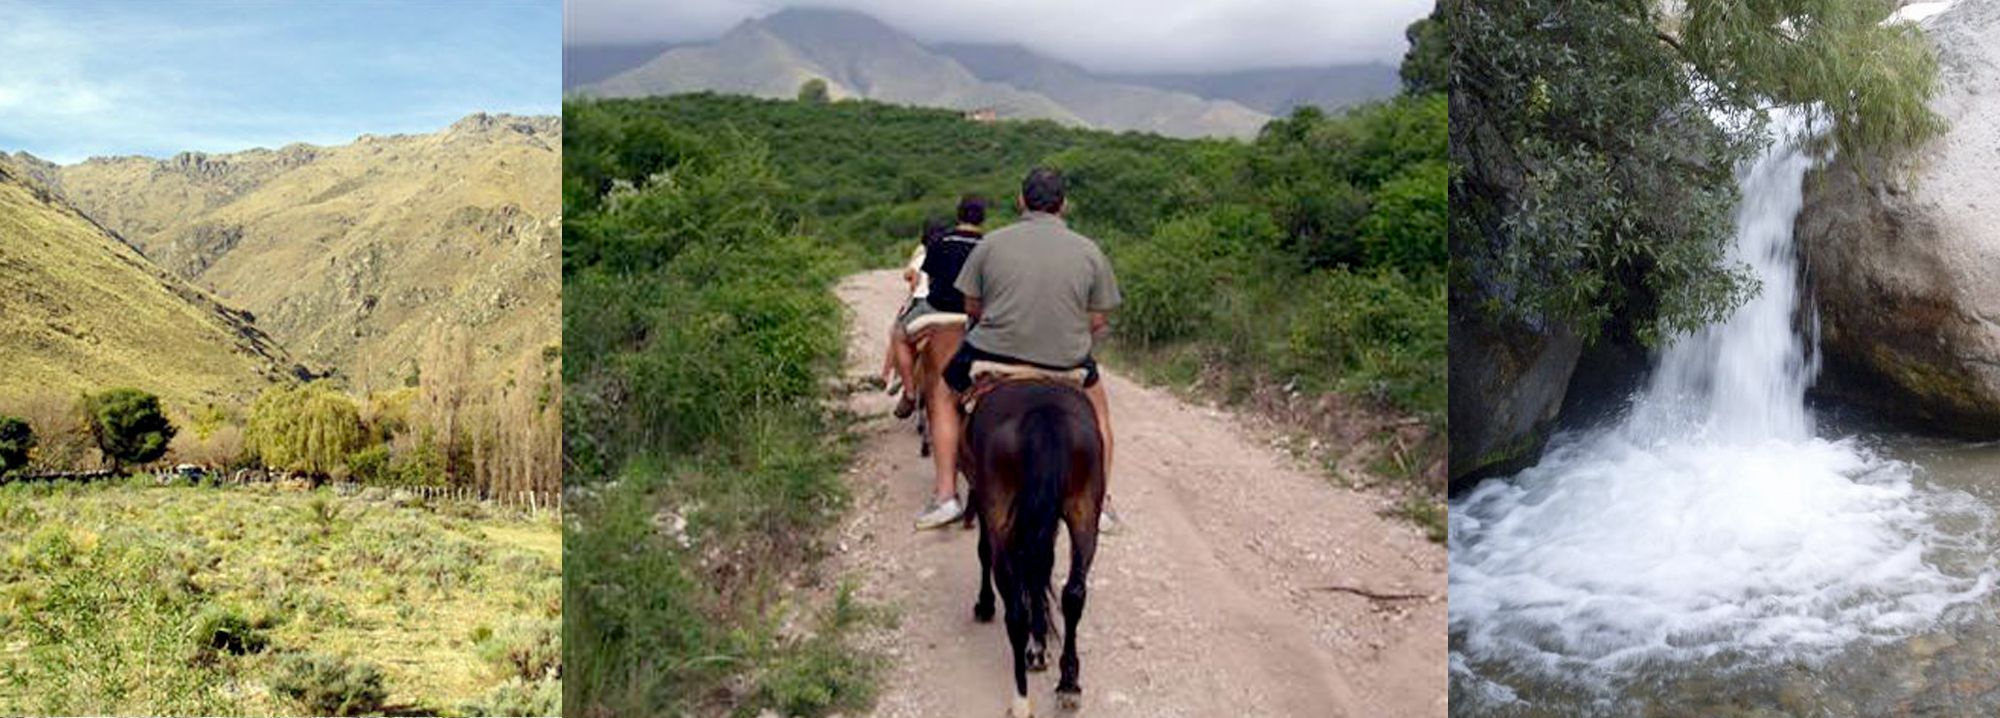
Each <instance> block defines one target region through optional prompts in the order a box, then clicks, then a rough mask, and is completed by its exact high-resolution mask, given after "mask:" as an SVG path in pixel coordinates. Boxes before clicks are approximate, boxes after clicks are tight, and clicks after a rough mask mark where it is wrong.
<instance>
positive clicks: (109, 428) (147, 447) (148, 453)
mask: <svg viewBox="0 0 2000 718" xmlns="http://www.w3.org/2000/svg"><path fill="white" fill-rule="evenodd" d="M83 403H84V415H85V417H87V420H88V422H89V426H90V432H91V435H92V436H93V437H95V438H96V439H97V448H98V450H100V451H103V452H104V456H105V457H106V458H109V459H110V460H111V467H112V470H113V471H117V470H120V469H122V468H123V466H124V465H125V464H143V463H146V462H148V461H152V460H154V459H158V458H160V456H161V455H162V454H165V453H167V445H168V444H169V443H171V442H172V441H173V439H174V434H175V433H176V432H177V430H176V429H175V428H174V425H173V423H172V422H170V421H168V420H167V415H166V413H165V412H163V411H161V410H160V398H159V397H157V396H153V395H152V394H148V393H146V392H143V391H140V390H138V389H111V390H109V391H106V392H104V393H102V394H93V395H90V396H87V397H85V398H84V402H83Z"/></svg>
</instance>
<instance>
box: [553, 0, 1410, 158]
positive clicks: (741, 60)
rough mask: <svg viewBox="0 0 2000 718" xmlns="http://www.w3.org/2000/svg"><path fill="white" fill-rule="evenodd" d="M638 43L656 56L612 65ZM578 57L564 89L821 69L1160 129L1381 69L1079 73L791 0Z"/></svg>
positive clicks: (1243, 131) (764, 84)
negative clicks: (683, 39)
mask: <svg viewBox="0 0 2000 718" xmlns="http://www.w3.org/2000/svg"><path fill="white" fill-rule="evenodd" d="M650 49H658V50H659V52H658V54H656V55H654V56H652V57H651V59H650V60H645V61H644V62H643V63H641V64H637V65H636V66H631V67H628V68H626V69H624V70H622V71H614V69H613V68H615V67H616V66H617V65H619V64H621V63H630V62H634V61H635V60H637V59H638V58H639V57H640V56H642V55H643V53H644V52H645V51H647V50H650ZM564 53H565V56H566V57H575V58H578V59H579V61H580V62H582V64H583V66H582V67H579V70H578V73H577V74H575V75H569V76H566V78H565V82H566V83H572V82H573V83H575V84H567V85H566V86H567V87H568V90H569V91H570V92H573V93H576V94H581V95H586V96H595V97H643V96H650V95H671V94H678V93H686V92H700V91H715V92H724V93H733V94H745V95H755V96H759V97H777V98H789V97H794V96H796V95H797V94H798V91H799V88H800V86H801V85H803V84H804V83H805V82H807V81H809V80H813V79H820V80H824V81H825V82H826V84H827V89H828V92H829V94H830V96H831V97H832V98H834V99H843V98H865V99H871V100H879V101H884V102H892V103H898V104H908V105H922V106H929V107H945V108H952V109H959V110H967V111H976V110H992V111H993V112H994V114H995V115H996V116H997V117H1001V118H1014V119H1047V120H1053V121H1056V122H1059V123H1062V124H1065V125H1071V126H1085V127H1094V128H1099V129H1109V130H1139V131H1145V132H1155V133H1159V134H1162V135H1168V136H1174V137H1201V136H1222V137H1249V136H1253V135H1255V134H1256V133H1257V131H1258V129H1260V128H1261V127H1263V125H1264V123H1265V122H1267V121H1269V120H1270V119H1271V117H1272V116H1273V115H1276V114H1283V113H1287V112H1290V111H1291V109H1292V108H1294V107H1297V106H1299V105H1302V104H1316V105H1320V106H1323V107H1326V108H1328V109H1338V108H1340V107H1344V106H1346V105H1350V104H1354V103H1357V102H1362V101H1366V100H1370V99H1376V98H1381V97H1387V96H1390V95H1393V94H1395V92H1396V90H1397V87H1398V86H1397V76H1396V71H1395V68H1393V67H1390V66H1387V65H1379V64H1371V65H1353V66H1335V67H1329V68H1296V69H1281V70H1250V71H1241V72H1231V73H1219V74H1214V75H1122V76H1108V75H1100V74H1097V73H1093V72H1091V71H1089V70H1087V69H1085V68H1083V67H1081V66H1078V65H1075V64H1073V63H1068V62H1063V61H1061V60H1056V59H1052V58H1049V57H1046V56H1044V55H1040V54H1037V53H1036V52H1034V51H1032V50H1029V49H1027V48H1025V47H1021V46H1019V45H987V44H940V45H936V46H932V45H926V44H925V43H923V42H920V41H918V40H917V39H915V38H913V37H911V36H909V35H908V34H906V33H903V32H901V31H899V30H897V29H895V28H893V27H891V26H889V25H887V24H885V23H883V22H881V21H879V20H876V19H875V18H873V17H871V16H869V15H866V14H863V13H858V12H853V11H846V10H829V9H814V8H793V9H787V10H782V11H779V12H777V13H774V14H772V15H769V16H766V17H763V18H759V19H754V20H748V21H745V22H743V23H740V24H738V25H737V26H736V27H734V28H732V29H731V30H729V31H728V32H727V33H725V34H724V35H723V36H722V37H720V38H717V39H715V40H713V41H710V42H703V43H690V44H682V45H671V46H669V45H659V46H644V45H638V46H622V47H605V48H568V47H566V48H565V49H564Z"/></svg>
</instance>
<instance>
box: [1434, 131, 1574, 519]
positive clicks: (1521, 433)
mask: <svg viewBox="0 0 2000 718" xmlns="http://www.w3.org/2000/svg"><path fill="white" fill-rule="evenodd" d="M1490 117H1491V113H1490V111H1488V110H1487V108H1486V107H1484V106H1483V105H1482V104H1481V101H1480V99H1479V98H1478V97H1477V96H1475V93H1467V92H1453V93H1451V160H1452V164H1454V165H1456V166H1457V167H1458V168H1459V175H1458V177H1457V178H1456V179H1455V180H1454V182H1453V184H1452V196H1451V204H1452V212H1453V213H1454V215H1456V216H1455V217H1454V219H1453V224H1452V228H1451V231H1452V236H1451V252H1452V261H1453V262H1454V263H1455V264H1456V265H1457V268H1455V269H1454V275H1455V276H1454V278H1453V281H1452V285H1451V309H1450V319H1451V334H1450V339H1449V341H1448V344H1447V347H1446V348H1447V355H1448V356H1450V357H1451V373H1450V378H1449V380H1448V383H1449V385H1450V390H1451V391H1450V407H1449V411H1448V416H1447V419H1448V421H1449V424H1448V425H1449V427H1450V429H1449V433H1450V445H1451V449H1450V452H1449V457H1448V468H1447V472H1448V474H1449V475H1450V488H1451V491H1452V492H1453V493H1456V492H1458V491H1461V490H1464V489H1465V488H1466V487H1469V486H1471V485H1472V484H1473V483H1474V482H1476V481H1477V480H1478V479H1480V478H1482V477H1486V476H1493V475H1497V474H1504V473H1509V472H1513V471H1518V470H1520V469H1524V468H1527V467H1529V466H1532V465H1534V463H1535V461H1536V460H1538V459H1540V458H1541V453H1542V447H1543V445H1544V444H1545V443H1547V441H1548V438H1549V434H1550V433H1551V432H1552V431H1553V429H1554V427H1555V420H1556V415H1557V413H1558V411H1559V410H1560V409H1561V407H1562V404H1563V394H1564V392H1565V391H1566V390H1567V389H1568V386H1569V381H1570V375H1571V373H1572V372H1574V371H1575V370H1576V364H1577V357H1578V356H1579V355H1580V354H1581V353H1582V351H1583V341H1582V339H1581V338H1580V337H1578V336H1577V335H1576V334H1575V333H1574V332H1571V331H1569V330H1567V329H1565V328H1563V327H1562V326H1560V325H1557V324H1554V323H1550V322H1545V323H1542V324H1540V325H1535V324H1530V323H1527V322H1522V321H1514V320H1509V319H1506V318H1503V317H1499V316H1496V314H1495V313H1494V312H1491V311H1489V310H1488V309H1487V305H1489V304H1491V303H1493V302H1504V301H1507V296H1506V295H1507V292H1508V290H1507V288H1506V287H1505V286H1502V285H1501V284H1500V283H1499V282H1497V281H1496V280H1494V279H1493V278H1492V272H1491V267H1493V266H1494V265H1495V264H1496V263H1497V262H1498V261H1499V260H1498V259H1497V255H1498V253H1499V252H1500V248H1499V244H1500V243H1501V242H1503V241H1504V237H1503V233H1502V231H1501V229H1500V222H1499V217H1500V215H1501V214H1502V212H1503V211H1504V209H1506V208H1509V207H1512V206H1513V204H1514V203H1515V202H1516V201H1518V197H1519V196H1520V193H1521V191H1522V188H1523V187H1524V186H1525V184H1526V177H1527V172H1526V169H1525V168H1524V167H1523V166H1522V163H1521V160H1520V158H1519V157H1517V156H1515V155H1514V153H1513V151H1512V149H1511V148H1510V146H1509V145H1508V143H1507V141H1506V139H1505V138H1504V137H1503V136H1501V134H1500V132H1499V130H1498V128H1496V127H1494V126H1493V124H1492V122H1491V121H1490V119H1489V118H1490Z"/></svg>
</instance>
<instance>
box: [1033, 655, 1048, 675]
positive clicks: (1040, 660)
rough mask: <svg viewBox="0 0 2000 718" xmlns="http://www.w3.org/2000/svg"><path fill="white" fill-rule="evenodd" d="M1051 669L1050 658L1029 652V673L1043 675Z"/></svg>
mask: <svg viewBox="0 0 2000 718" xmlns="http://www.w3.org/2000/svg"><path fill="white" fill-rule="evenodd" d="M1048 669H1049V656H1048V654H1046V653H1041V652H1038V651H1030V652H1028V672H1029V673H1041V672H1042V671H1046V670H1048Z"/></svg>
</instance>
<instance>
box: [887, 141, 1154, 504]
mask: <svg viewBox="0 0 2000 718" xmlns="http://www.w3.org/2000/svg"><path fill="white" fill-rule="evenodd" d="M1067 206H1068V203H1067V201H1066V199H1065V197H1064V187H1063V177H1062V174H1061V173H1059V172H1057V171H1056V170H1054V169H1051V168H1036V169H1035V170H1034V171H1032V172H1029V173H1028V176H1027V178H1026V179H1025V180H1023V181H1022V182H1021V196H1020V209H1021V212H1022V215H1021V220H1020V221H1018V222H1015V223H1014V224H1012V225H1008V226H1007V227H1005V228H1002V229H1000V230H997V231H995V232H993V234H992V235H991V236H990V237H988V238H987V240H986V241H984V242H980V243H979V245H978V247H977V248H975V249H974V250H973V251H972V253H971V256H969V257H967V258H966V260H965V265H964V267H963V268H962V269H961V270H960V271H959V272H958V279H957V281H956V282H955V287H956V288H957V289H958V290H959V291H960V292H962V293H963V294H964V297H965V309H966V313H967V314H969V315H971V317H972V320H973V324H972V329H971V330H970V331H968V332H967V333H966V335H965V340H964V341H963V342H961V343H960V344H959V349H958V352H957V353H956V354H954V355H953V356H952V358H951V361H950V363H949V364H947V365H946V366H945V369H944V381H945V383H946V385H948V386H949V387H950V388H951V390H952V391H953V392H956V393H958V394H963V393H964V392H966V391H967V390H969V389H971V388H972V375H971V372H972V363H973V362H974V361H987V362H997V363H1002V364H1017V365H1029V366H1035V367H1040V368H1044V369H1054V370H1058V371H1063V370H1071V369H1083V370H1084V372H1085V378H1084V381H1083V386H1084V393H1085V394H1086V395H1087V396H1089V397H1090V404H1091V409H1092V411H1094V412H1095V413H1096V415H1097V424H1098V432H1099V434H1100V435H1101V436H1102V437H1103V439H1104V456H1105V467H1106V473H1107V474H1108V473H1109V467H1110V465H1111V426H1110V416H1111V415H1110V402H1109V399H1108V398H1107V397H1106V396H1105V393H1104V386H1103V384H1102V383H1101V382H1099V381H1098V374H1097V360H1096V359H1095V358H1093V357H1092V356H1091V346H1092V343H1093V341H1094V339H1095V337H1096V336H1097V335H1098V334H1100V333H1102V332H1103V331H1104V329H1105V326H1106V319H1105V313H1106V312H1110V311H1111V310H1113V309H1117V308H1118V305H1119V304H1120V303H1121V302H1122V301H1123V300H1122V297H1121V296H1120V295H1119V292H1118V282H1117V279H1116V278H1115V277H1114V276H1113V275H1112V272H1111V262H1110V260H1108V259H1106V258H1105V256H1104V252H1103V251H1102V250H1100V249H1099V248H1098V246H1097V242H1096V241H1094V240H1092V239H1090V238H1089V237H1085V236H1083V235H1081V234H1077V233H1076V232H1074V231H1071V230H1070V229H1069V226H1068V225H1067V224H1066V223H1065V222H1064V221H1063V213H1064V211H1065V210H1066V209H1067ZM959 422H960V417H959V416H958V412H956V411H950V412H944V413H943V414H942V416H940V415H937V414H934V415H933V419H932V426H931V431H932V436H933V440H934V441H935V442H936V449H935V456H936V457H937V458H938V462H937V463H938V467H939V470H938V477H937V486H936V487H935V488H936V491H935V493H934V495H933V496H932V499H931V501H930V503H929V505H927V506H926V507H925V508H924V511H923V512H922V513H920V514H919V515H918V516H917V526H918V527H919V528H933V527H937V526H943V525H945V524H948V523H950V522H952V521H953V520H954V519H956V518H957V517H958V516H959V515H960V513H961V512H962V511H963V509H964V507H963V506H961V505H960V504H959V501H958V492H957V481H956V479H957V460H958V442H959V436H960V429H961V427H960V426H959ZM1106 513H1107V514H1108V513H1109V512H1108V510H1107V511H1106Z"/></svg>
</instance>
